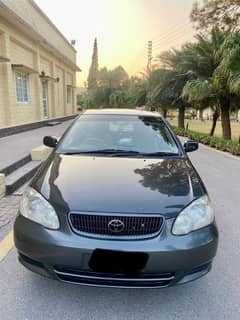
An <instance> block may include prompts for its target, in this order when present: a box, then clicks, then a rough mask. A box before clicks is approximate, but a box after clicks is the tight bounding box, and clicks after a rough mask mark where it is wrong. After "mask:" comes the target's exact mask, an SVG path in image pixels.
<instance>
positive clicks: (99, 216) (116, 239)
mask: <svg viewBox="0 0 240 320" xmlns="http://www.w3.org/2000/svg"><path fill="white" fill-rule="evenodd" d="M44 144H45V145H47V146H48V147H51V148H52V153H51V154H50V156H49V157H48V159H47V160H46V161H45V162H44V163H43V164H42V166H41V167H40V169H39V171H38V172H37V174H36V175H35V177H34V178H33V180H32V181H31V183H30V185H29V187H28V188H27V189H26V191H25V193H24V195H23V197H22V200H21V203H20V208H19V213H18V216H17V218H16V221H15V225H14V239H15V245H16V248H17V250H18V255H19V261H20V262H21V263H22V264H23V265H24V266H25V267H26V268H28V269H30V270H32V271H34V272H36V273H39V274H41V275H43V276H47V277H50V278H53V279H56V280H60V281H63V282H67V283H73V284H82V285H94V286H110V287H131V288H154V287H159V288H160V287H167V286H173V285H176V284H183V283H186V282H189V281H192V280H195V279H197V278H200V277H201V276H203V275H205V274H207V273H208V271H209V270H210V269H211V266H212V262H213V259H214V256H215V255H216V251H217V244H218V231H217V227H216V224H215V218H214V213H213V209H212V206H211V202H210V199H209V196H208V194H207V191H206V189H205V187H204V184H203V182H202V181H201V179H200V177H199V175H198V173H197V172H196V170H195V168H194V167H193V165H192V163H191V161H190V160H189V158H188V156H187V152H191V151H195V150H196V149H197V148H198V143H197V142H195V141H187V142H185V144H184V145H183V146H182V144H181V143H180V141H179V139H178V138H177V137H176V135H175V134H174V133H173V131H172V129H171V128H170V127H169V125H168V123H167V122H166V121H165V120H164V119H163V118H161V117H160V116H159V114H157V113H151V112H146V111H138V110H114V109H111V110H107V109H101V110H91V111H90V110H89V111H86V112H84V113H83V114H82V115H80V116H79V117H78V118H77V119H76V120H75V121H74V123H73V124H72V125H71V126H70V128H69V129H68V130H67V131H66V132H65V134H64V135H63V136H62V138H61V139H60V140H58V139H57V138H55V137H50V136H48V137H45V138H44Z"/></svg>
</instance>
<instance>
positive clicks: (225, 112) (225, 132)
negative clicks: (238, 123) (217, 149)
mask: <svg viewBox="0 0 240 320" xmlns="http://www.w3.org/2000/svg"><path fill="white" fill-rule="evenodd" d="M229 110H230V101H229V99H224V100H222V101H221V120H222V137H223V139H226V140H231V137H232V135H231V123H230V113H229Z"/></svg>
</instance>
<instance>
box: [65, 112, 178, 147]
mask: <svg viewBox="0 0 240 320" xmlns="http://www.w3.org/2000/svg"><path fill="white" fill-rule="evenodd" d="M103 149H120V150H126V151H137V152H141V153H155V152H166V153H178V147H177V146H176V143H175V141H174V140H173V138H172V136H171V134H170V132H169V130H168V128H167V127H166V125H165V123H164V122H163V121H162V120H161V118H157V117H138V116H124V115H118V116H114V115H107V116H106V115H82V116H81V117H80V118H79V120H78V121H77V122H75V124H74V125H73V127H72V128H71V129H70V130H69V131H68V133H67V135H66V136H65V138H64V140H63V141H62V143H61V145H60V147H59V151H60V152H71V151H72V152H81V151H82V152H86V151H95V150H103Z"/></svg>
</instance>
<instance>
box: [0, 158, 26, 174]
mask: <svg viewBox="0 0 240 320" xmlns="http://www.w3.org/2000/svg"><path fill="white" fill-rule="evenodd" d="M30 161H31V155H30V154H28V155H26V156H25V157H23V158H21V159H19V160H17V161H15V162H13V163H10V164H7V165H5V167H4V168H0V173H3V174H5V176H8V175H9V174H11V173H12V172H14V171H15V170H17V169H19V168H21V167H22V166H24V165H25V164H26V163H28V162H30Z"/></svg>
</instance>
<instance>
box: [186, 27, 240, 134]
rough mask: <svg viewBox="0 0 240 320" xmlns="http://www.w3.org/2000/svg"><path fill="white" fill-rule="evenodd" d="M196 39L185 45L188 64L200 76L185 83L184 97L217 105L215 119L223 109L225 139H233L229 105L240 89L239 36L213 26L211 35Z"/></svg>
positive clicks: (222, 119)
mask: <svg viewBox="0 0 240 320" xmlns="http://www.w3.org/2000/svg"><path fill="white" fill-rule="evenodd" d="M196 38H197V43H195V44H191V45H188V46H186V47H185V53H186V54H185V58H184V59H183V60H185V67H186V68H187V69H188V70H191V71H192V72H193V73H194V74H195V76H196V77H197V79H195V80H192V81H190V82H189V83H187V84H186V86H185V88H184V90H183V97H185V98H186V99H187V101H190V102H193V101H195V102H199V103H201V104H202V105H203V104H204V102H206V101H207V102H208V103H209V105H210V106H212V107H213V109H214V111H215V112H214V122H213V127H212V130H211V132H213V131H214V126H215V122H216V119H217V116H218V115H219V110H220V113H221V122H222V132H223V138H224V139H231V123H230V109H231V104H232V101H233V99H234V97H235V96H236V95H237V94H239V91H240V68H239V64H240V58H239V54H240V50H239V49H238V47H239V45H240V36H239V34H238V33H236V32H235V33H233V34H230V33H229V32H224V31H221V30H219V29H218V28H213V29H212V31H211V34H210V36H209V37H208V36H203V35H198V36H197V37H196Z"/></svg>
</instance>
